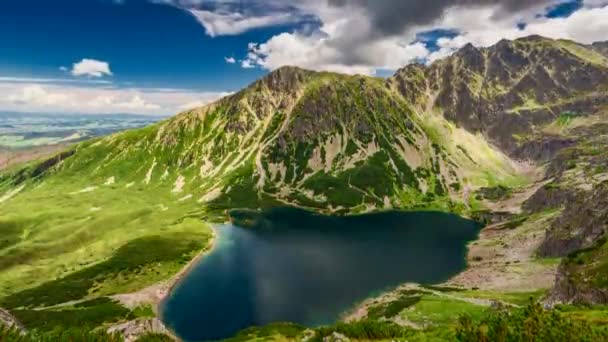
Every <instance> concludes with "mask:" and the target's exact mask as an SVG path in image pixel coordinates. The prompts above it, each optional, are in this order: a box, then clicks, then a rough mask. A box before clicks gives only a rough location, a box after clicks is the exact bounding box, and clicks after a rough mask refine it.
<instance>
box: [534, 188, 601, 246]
mask: <svg viewBox="0 0 608 342" xmlns="http://www.w3.org/2000/svg"><path fill="white" fill-rule="evenodd" d="M563 196H564V198H568V197H569V199H568V200H567V201H566V202H564V203H566V208H565V209H564V212H563V213H562V215H561V216H560V217H558V218H557V219H556V220H555V221H554V222H553V224H552V225H551V227H550V228H549V230H548V231H547V236H546V238H545V241H544V242H543V244H542V245H541V246H540V248H539V251H538V253H539V254H540V255H541V256H546V257H556V256H565V255H568V254H570V253H572V252H575V251H577V250H579V249H583V248H588V247H590V246H592V245H593V244H594V243H595V242H596V241H597V240H598V239H599V238H600V237H602V236H604V234H606V231H607V229H608V210H607V208H608V183H603V184H601V185H600V186H599V187H597V188H596V189H594V190H593V192H591V193H580V194H579V195H578V196H568V195H563Z"/></svg>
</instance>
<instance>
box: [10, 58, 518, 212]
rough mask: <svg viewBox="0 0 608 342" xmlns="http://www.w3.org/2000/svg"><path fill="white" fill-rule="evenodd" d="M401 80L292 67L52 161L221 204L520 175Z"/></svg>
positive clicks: (422, 202)
mask: <svg viewBox="0 0 608 342" xmlns="http://www.w3.org/2000/svg"><path fill="white" fill-rule="evenodd" d="M391 85H392V83H390V81H389V82H387V81H385V80H383V79H379V78H372V77H364V76H347V75H339V74H333V73H317V72H312V71H306V70H301V69H298V68H293V67H284V68H281V69H279V70H276V71H274V72H272V73H270V74H269V75H268V76H266V77H265V78H263V79H261V80H260V81H257V82H255V83H253V84H252V85H250V86H249V87H248V88H246V89H244V90H242V91H240V92H238V93H236V94H234V95H231V96H229V97H226V98H224V99H222V100H220V101H218V102H216V103H214V104H211V105H209V106H206V107H203V108H199V109H195V110H192V111H189V112H185V113H181V114H179V115H177V116H176V117H174V118H172V119H169V120H166V121H164V122H162V123H160V124H158V125H153V126H150V127H147V128H145V129H143V130H138V131H130V132H125V133H123V134H117V135H112V136H109V137H106V138H103V139H100V140H94V141H89V142H87V143H84V144H81V145H78V146H77V147H76V148H75V149H74V151H73V152H74V156H72V157H70V158H69V159H66V160H65V162H63V163H61V165H59V166H57V167H54V168H53V169H52V170H49V171H52V172H51V173H52V174H55V175H57V176H59V175H60V176H61V177H81V175H83V174H87V175H89V176H91V177H94V178H96V179H98V181H105V180H106V179H108V178H111V177H114V179H115V180H116V181H117V182H122V183H125V184H126V183H129V182H143V183H145V184H146V185H150V186H153V185H154V184H158V183H174V187H173V188H170V189H168V190H167V191H173V192H174V193H176V194H190V195H192V196H193V198H194V199H193V200H199V201H200V202H205V203H209V205H211V206H216V207H221V208H234V207H250V208H257V207H259V206H263V205H273V204H278V203H285V204H291V205H298V206H304V207H309V208H316V209H322V210H330V211H336V210H340V209H344V210H346V211H363V210H367V211H368V210H371V209H374V208H385V207H413V206H424V207H429V206H432V205H435V204H437V205H440V206H442V208H445V209H446V210H451V209H450V208H452V207H454V206H457V205H461V206H462V204H463V203H465V202H466V198H465V197H466V191H465V190H466V189H468V188H469V187H472V186H474V187H479V186H486V185H492V184H494V183H496V182H499V181H505V182H507V181H511V180H512V179H515V173H516V170H515V168H514V167H513V165H512V162H511V161H510V160H509V159H508V158H507V157H506V156H504V155H503V154H502V153H500V152H499V151H497V150H495V149H493V148H492V147H491V146H490V145H489V144H487V143H486V142H485V140H484V139H483V138H482V137H481V136H477V135H475V134H471V133H469V132H467V131H466V130H465V129H463V128H459V127H456V126H455V125H454V124H453V123H450V122H449V121H447V120H446V119H445V118H443V117H442V116H441V115H437V114H434V113H425V112H423V111H420V110H418V109H416V108H415V107H413V106H412V105H410V103H409V102H408V101H407V100H406V99H404V98H403V97H402V96H400V94H399V93H398V92H397V91H396V90H395V89H394V88H393V87H392V86H391ZM17 183H19V182H17ZM14 185H15V186H17V185H18V184H14ZM463 210H464V209H463Z"/></svg>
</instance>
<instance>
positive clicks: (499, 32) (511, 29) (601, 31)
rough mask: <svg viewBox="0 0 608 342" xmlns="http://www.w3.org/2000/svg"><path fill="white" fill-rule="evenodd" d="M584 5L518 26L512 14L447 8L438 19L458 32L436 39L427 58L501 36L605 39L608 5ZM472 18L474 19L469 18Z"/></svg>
mask: <svg viewBox="0 0 608 342" xmlns="http://www.w3.org/2000/svg"><path fill="white" fill-rule="evenodd" d="M604 2H605V3H604V4H603V6H599V7H597V6H591V5H588V4H587V5H586V6H584V7H583V8H582V9H580V10H578V11H576V12H574V13H573V14H571V15H570V16H568V17H558V18H545V17H537V18H534V19H532V20H530V21H528V22H527V23H526V25H525V27H524V28H518V27H517V23H518V20H517V18H516V17H505V18H502V19H500V20H496V19H495V18H493V12H492V11H491V10H490V9H488V8H476V9H464V8H461V9H457V10H455V11H452V12H448V13H447V14H446V16H445V17H443V18H442V19H441V21H440V22H439V23H438V24H439V25H444V26H446V27H454V28H457V29H458V30H459V31H460V32H461V33H460V34H459V35H457V36H455V37H453V38H441V39H439V40H438V41H437V45H438V46H439V47H440V49H439V50H438V51H436V52H434V53H431V54H430V55H429V57H428V59H429V60H430V61H433V60H436V59H438V58H442V57H445V56H447V55H449V54H451V53H452V52H454V51H455V50H456V49H458V48H460V47H462V46H464V45H465V44H467V43H472V44H473V45H475V46H482V47H483V46H490V45H493V44H495V43H497V42H498V41H499V40H501V39H516V38H520V37H525V36H529V35H532V34H537V35H541V36H545V37H549V38H555V39H571V40H575V41H577V42H581V43H587V44H588V43H592V42H595V41H601V40H606V38H607V37H606V32H608V7H606V3H608V2H606V1H604ZM471 18H476V19H475V20H470V19H471Z"/></svg>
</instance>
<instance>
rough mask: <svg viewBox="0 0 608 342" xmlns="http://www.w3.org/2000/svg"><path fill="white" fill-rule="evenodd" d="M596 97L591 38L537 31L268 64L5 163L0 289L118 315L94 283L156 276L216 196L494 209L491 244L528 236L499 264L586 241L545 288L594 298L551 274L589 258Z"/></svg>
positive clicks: (340, 208) (601, 58) (112, 290)
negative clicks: (412, 57)
mask: <svg viewBox="0 0 608 342" xmlns="http://www.w3.org/2000/svg"><path fill="white" fill-rule="evenodd" d="M606 105H608V57H606V55H605V50H604V49H603V48H602V45H601V44H595V45H593V46H585V45H581V44H578V43H575V42H571V41H561V40H559V41H556V40H550V39H545V38H542V37H538V36H533V37H527V38H523V39H518V40H515V41H506V40H505V41H501V42H499V43H498V44H496V45H495V46H492V47H489V48H475V47H473V46H471V45H467V46H465V47H464V48H462V49H461V50H460V51H458V52H456V53H455V54H454V55H452V56H450V57H448V58H446V59H443V60H439V61H436V62H434V63H433V64H431V65H429V66H425V65H420V64H412V65H408V66H406V67H404V68H402V69H400V70H398V71H397V72H396V73H395V75H394V76H392V77H390V78H388V79H381V78H374V77H366V76H348V75H341V74H335V73H328V72H313V71H307V70H303V69H299V68H295V67H283V68H280V69H278V70H275V71H273V72H271V73H269V74H268V75H267V76H265V77H264V78H262V79H260V80H258V81H256V82H254V83H253V84H251V85H250V86H248V87H247V88H245V89H243V90H241V91H239V92H237V93H235V94H233V95H230V96H227V97H225V98H223V99H221V100H219V101H217V102H215V103H212V104H210V105H207V106H205V107H201V108H196V109H193V110H190V111H187V112H183V113H180V114H178V115H176V116H175V117H172V118H170V119H167V120H165V121H162V122H159V123H156V124H154V125H151V126H148V127H145V128H141V129H136V130H131V131H125V132H120V133H116V134H112V135H110V136H107V137H102V138H96V139H92V140H88V141H85V142H82V143H79V144H76V145H74V146H71V147H70V148H69V149H68V150H66V151H63V152H61V153H59V154H58V155H56V156H54V157H52V158H49V159H47V160H45V161H42V162H32V163H30V164H29V165H25V166H19V167H12V168H9V169H7V170H5V171H3V173H1V174H0V229H1V230H2V233H3V237H2V238H1V239H0V307H5V308H7V309H10V310H11V311H16V316H17V317H18V318H21V319H23V318H22V317H25V318H26V319H30V320H31V321H33V322H36V321H38V322H43V321H46V320H49V321H52V320H53V319H54V317H58V316H61V315H64V314H65V311H66V310H67V311H69V310H83V309H77V308H75V307H71V306H69V305H70V304H71V303H78V302H82V301H84V302H85V303H88V301H92V302H93V303H97V302H95V301H96V300H100V298H101V300H102V302H101V303H100V304H99V305H100V306H103V308H104V310H105V311H104V315H105V316H103V317H101V318H100V317H96V319H99V320H100V321H99V322H97V321H96V322H97V323H102V322H112V321H120V320H125V319H132V318H133V316H132V315H131V313H130V311H129V310H126V311H125V310H124V307H122V306H120V305H118V304H117V303H115V302H112V301H110V300H108V302H104V300H105V299H107V297H108V296H114V295H117V294H125V293H132V292H136V291H139V290H141V289H144V288H146V287H148V286H155V284H158V283H159V282H163V281H166V280H167V279H170V278H171V277H172V275H174V274H175V273H177V272H178V271H179V270H180V269H181V268H183V266H184V265H185V264H186V263H187V262H188V261H189V260H191V259H192V258H193V257H194V256H195V255H196V254H198V253H199V252H200V251H201V250H204V249H205V248H208V246H209V245H210V241H212V234H211V231H210V229H209V227H208V225H207V223H206V222H218V221H222V220H224V215H225V214H224V211H225V210H227V209H234V208H250V209H258V208H265V207H271V206H277V205H291V206H298V207H303V208H306V209H310V210H314V211H319V212H326V213H337V214H354V213H361V212H369V211H377V210H383V209H388V208H398V209H425V210H428V209H433V210H440V211H449V212H455V213H459V214H461V215H467V216H473V217H476V218H482V217H483V218H484V219H487V220H489V221H493V222H497V221H501V220H506V223H507V224H510V226H509V227H510V228H511V229H514V230H509V231H508V232H507V233H504V231H503V232H502V233H501V234H503V233H504V239H512V240H513V241H511V240H508V241H506V240H504V239H503V240H504V241H503V240H501V241H499V242H498V243H496V244H493V245H491V247H492V248H499V247H500V248H503V246H506V247H504V248H505V250H507V251H509V250H514V249H516V248H517V243H520V244H524V242H525V243H528V242H529V243H530V245H531V246H532V247H530V246H528V245H526V246H525V247H526V248H527V249H526V253H527V254H526V258H525V260H524V259H522V258H520V256H519V255H517V258H516V260H517V262H518V263H519V262H520V261H522V260H523V261H522V263H521V264H520V265H519V266H518V267H519V269H517V270H515V269H514V268H512V267H511V268H509V267H507V268H508V270H507V271H505V272H511V273H509V274H508V275H510V276H513V274H515V273H513V272H516V271H517V272H520V273H517V274H519V277H520V278H521V277H522V276H521V274H522V273H525V272H529V273H530V274H532V273H536V272H544V271H547V272H546V273H547V274H549V276H554V275H555V272H556V268H557V265H556V264H555V263H554V264H551V265H549V266H547V265H545V264H541V263H540V262H538V260H537V257H538V256H542V257H563V256H566V255H568V254H569V253H575V252H576V251H577V250H579V249H581V248H586V249H585V250H584V251H583V252H580V253H582V254H579V256H584V257H579V258H578V259H572V258H575V256H572V255H573V254H572V255H571V257H570V258H567V259H564V262H563V264H562V265H561V266H560V267H559V269H560V273H559V275H560V277H561V278H560V277H558V284H557V286H556V288H555V289H554V291H553V292H554V293H553V294H552V297H553V298H559V299H562V300H564V301H566V302H571V301H577V302H591V303H594V302H598V301H600V302H601V301H604V302H605V298H606V297H605V296H604V295H602V296H603V297H597V296H595V297H594V296H588V295H580V296H578V297H577V296H573V295H572V296H571V295H568V296H563V295H562V292H563V291H561V292H560V288H564V287H566V288H568V289H571V288H572V286H579V287H580V284H581V282H580V281H579V282H576V284H575V285H567V286H566V285H562V283H563V281H562V279H565V278H564V275H565V274H574V273H580V272H581V271H580V269H581V268H587V267H588V268H589V272H591V273H590V274H593V275H597V274H599V275H601V276H602V277H603V275H604V274H605V272H603V271H602V270H603V268H602V267H603V266H602V265H603V262H605V260H604V258H605V257H604V255H605V253H604V250H605V246H603V244H605V240H602V236H604V234H605V231H606V221H605V219H604V215H605V213H606V211H605V208H604V207H602V206H601V205H598V206H596V207H593V205H594V203H595V204H597V203H602V202H601V199H602V198H603V195H602V194H604V193H605V192H604V190H603V187H604V185H603V184H604V182H605V180H606V179H608V170H606V168H605V167H604V165H605V159H604V153H603V152H602V151H605V148H604V147H606V144H605V142H604V140H605V139H603V138H604V136H605V135H606V134H607V133H608V129H606V124H605V123H606V116H605V113H606ZM556 189H566V190H567V191H557V190H556ZM574 190H576V191H574ZM574 199H577V200H574ZM564 207H565V209H564ZM581 212H593V213H595V214H594V215H586V216H585V217H582V216H580V215H579V214H580V213H581ZM518 220H519V221H518ZM521 222H526V223H525V224H524V225H521V224H520V223H521ZM524 228H525V229H528V230H522V229H524ZM532 228H533V229H532ZM587 228H588V229H587ZM546 230H548V233H547V234H546V237H545V236H544V234H545V231H546ZM509 232H513V233H512V234H511V233H509ZM539 233H540V234H542V236H541V235H540V234H539ZM566 236H567V238H566ZM482 237H483V233H482ZM522 239H523V240H524V242H522ZM484 242H487V241H484ZM495 242H496V241H494V242H492V243H495ZM497 246H498V247H497ZM598 246H599V247H598ZM509 248H511V249H509ZM472 250H474V249H472ZM141 251H146V253H141ZM493 253H494V252H493ZM494 254H495V255H493V257H495V258H497V259H496V260H498V261H499V262H501V263H505V262H506V261H505V260H503V259H501V258H503V257H504V255H505V254H509V253H505V252H504V251H502V250H501V251H500V252H496V253H494ZM499 254H500V255H502V256H499ZM507 256H509V257H510V255H507ZM568 260H577V261H576V262H574V263H572V262H571V261H568ZM578 260H580V261H578ZM598 260H602V261H601V262H598ZM508 262H509V263H511V262H512V260H508ZM557 262H559V260H558V261H557ZM598 264H599V265H601V267H600V266H597V265H598ZM471 265H472V269H473V270H475V267H478V269H483V268H482V267H490V268H492V269H496V268H497V266H496V265H495V264H490V262H486V261H479V262H476V263H471ZM528 265H533V267H534V268H525V267H528ZM539 265H540V266H539ZM591 265H592V266H591ZM596 266H597V267H600V268H599V269H598V268H597V267H596ZM539 270H540V271H539ZM566 278H567V276H566ZM588 278H589V277H586V278H585V279H586V280H585V281H584V282H583V283H585V284H587V285H584V286H582V287H581V288H582V290H581V291H586V290H585V289H588V288H590V287H591V288H592V290H590V291H600V292H601V293H606V292H603V291H605V290H606V282H605V279H604V278H601V279H599V278H598V279H599V280H598V281H597V282H595V283H594V284H595V285H593V286H591V285H588V283H589V282H591V280H589V279H588ZM551 279H553V278H551ZM463 284H464V285H465V286H466V285H470V284H471V283H470V282H468V280H467V281H464V282H463ZM488 284H489V282H481V283H475V286H474V287H479V288H480V289H481V290H486V289H491V290H495V289H494V288H491V287H490V286H489V285H488ZM484 286H486V287H487V288H484ZM542 286H543V288H541V289H540V290H543V291H544V290H547V288H546V287H547V286H545V284H544V283H543V285H542ZM598 288H599V289H600V290H597V289H598ZM502 290H504V289H501V291H502ZM520 290H521V289H520ZM525 290H527V291H528V292H530V291H535V290H539V289H538V288H527V289H525ZM577 291H578V290H577ZM566 292H568V293H573V292H572V291H571V290H566ZM594 293H595V292H594ZM104 298H105V299H104ZM577 298H591V300H588V301H587V300H578V299H577ZM597 298H603V299H602V300H597ZM574 299H576V300H574ZM74 301H75V302H74ZM65 303H68V304H67V305H68V306H69V309H66V310H62V309H58V308H57V307H54V306H55V305H66V304H65ZM138 304H141V303H138ZM148 304H149V303H148ZM148 304H146V305H148ZM91 305H92V306H93V307H95V308H96V307H97V306H96V305H97V304H95V305H93V304H91ZM33 308H46V309H45V310H33ZM130 309H134V308H130ZM73 313H74V311H72V314H73ZM20 315H21V316H20ZM37 315H41V316H37ZM44 315H48V316H44ZM26 326H27V324H26Z"/></svg>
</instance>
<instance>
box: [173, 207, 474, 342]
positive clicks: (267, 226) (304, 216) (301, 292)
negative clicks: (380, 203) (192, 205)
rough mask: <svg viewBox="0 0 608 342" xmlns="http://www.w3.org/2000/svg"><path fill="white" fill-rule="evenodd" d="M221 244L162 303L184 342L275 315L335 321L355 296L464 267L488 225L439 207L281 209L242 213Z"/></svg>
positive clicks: (224, 228) (221, 232)
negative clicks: (344, 211) (351, 211)
mask: <svg viewBox="0 0 608 342" xmlns="http://www.w3.org/2000/svg"><path fill="white" fill-rule="evenodd" d="M232 217H233V218H234V222H236V223H237V224H238V226H237V225H233V224H225V225H220V226H217V227H216V228H215V229H216V232H217V233H218V237H217V240H216V244H215V247H214V249H213V250H212V251H211V252H210V253H209V254H208V255H206V256H204V257H203V258H202V259H201V261H199V262H198V263H197V264H196V265H194V266H193V267H192V269H191V270H190V272H189V273H188V274H187V275H186V276H185V277H184V278H183V279H182V281H180V282H179V284H177V285H176V286H175V288H174V289H173V291H172V292H171V294H170V295H169V296H168V297H167V299H166V300H165V301H164V303H163V305H162V308H161V310H162V319H163V321H164V322H165V324H166V325H167V326H168V327H169V328H170V329H172V330H173V331H174V332H175V333H176V334H177V335H178V336H180V337H181V338H183V339H184V340H186V341H207V340H217V339H222V338H227V337H231V336H233V335H234V334H236V333H237V332H238V331H240V330H242V329H244V328H247V327H250V326H254V325H264V324H268V323H272V322H284V321H288V322H296V323H300V324H303V325H307V326H317V325H321V324H328V323H332V322H334V321H335V320H337V319H338V318H339V317H340V315H341V314H343V313H344V312H345V311H347V310H349V309H351V308H352V307H353V306H354V305H355V304H357V303H359V302H361V301H362V300H364V299H366V298H368V297H370V296H372V295H377V294H380V293H381V292H383V291H385V290H389V289H391V288H393V287H395V286H397V285H399V284H402V283H405V282H416V283H422V284H434V283H439V282H443V281H445V280H447V279H448V278H450V277H451V276H453V275H455V274H456V273H458V272H460V271H461V270H463V269H464V268H465V266H466V263H465V256H466V245H467V243H468V242H469V241H471V240H474V239H475V238H476V237H477V234H478V232H479V230H480V228H481V227H480V225H479V224H477V223H475V222H473V221H470V220H467V219H463V218H460V217H458V216H455V215H450V214H444V213H437V212H397V211H394V212H384V213H378V214H369V215H360V216H346V217H341V216H322V215H316V214H312V213H309V212H306V211H302V210H298V209H292V208H280V209H272V210H269V211H265V212H263V213H261V214H250V213H247V212H243V213H239V212H235V213H234V214H233V215H232Z"/></svg>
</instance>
